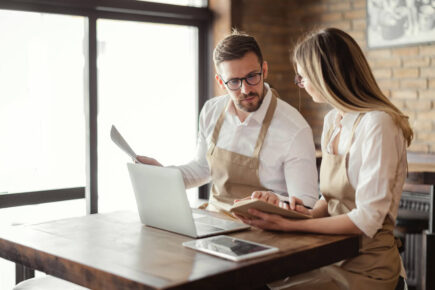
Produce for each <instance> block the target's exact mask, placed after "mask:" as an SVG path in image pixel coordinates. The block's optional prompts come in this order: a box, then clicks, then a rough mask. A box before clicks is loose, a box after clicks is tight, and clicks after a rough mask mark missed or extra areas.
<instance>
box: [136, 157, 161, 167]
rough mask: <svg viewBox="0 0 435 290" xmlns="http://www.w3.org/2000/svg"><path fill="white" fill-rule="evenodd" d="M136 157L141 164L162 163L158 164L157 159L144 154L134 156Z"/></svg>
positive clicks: (155, 164)
mask: <svg viewBox="0 0 435 290" xmlns="http://www.w3.org/2000/svg"><path fill="white" fill-rule="evenodd" d="M136 159H137V160H138V161H139V162H140V163H143V164H148V165H154V166H163V165H162V164H160V162H158V161H157V160H155V159H154V158H151V157H146V156H140V155H138V156H136Z"/></svg>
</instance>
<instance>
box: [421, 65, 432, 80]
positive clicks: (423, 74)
mask: <svg viewBox="0 0 435 290" xmlns="http://www.w3.org/2000/svg"><path fill="white" fill-rule="evenodd" d="M421 77H424V78H425V77H432V78H434V77H435V67H431V68H421Z"/></svg>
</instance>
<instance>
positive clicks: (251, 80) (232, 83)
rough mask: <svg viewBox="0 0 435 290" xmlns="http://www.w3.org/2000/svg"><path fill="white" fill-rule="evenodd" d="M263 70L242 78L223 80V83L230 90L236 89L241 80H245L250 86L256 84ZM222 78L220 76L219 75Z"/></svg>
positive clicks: (238, 87)
mask: <svg viewBox="0 0 435 290" xmlns="http://www.w3.org/2000/svg"><path fill="white" fill-rule="evenodd" d="M262 74H263V72H258V73H252V74H250V75H248V76H247V77H244V78H234V79H230V80H228V81H226V82H225V81H224V84H225V85H226V86H227V88H229V89H230V90H232V91H237V90H238V89H240V88H241V87H242V83H243V81H246V83H247V84H248V85H250V86H255V85H258V83H259V82H260V81H261V75H262ZM221 78H222V77H221Z"/></svg>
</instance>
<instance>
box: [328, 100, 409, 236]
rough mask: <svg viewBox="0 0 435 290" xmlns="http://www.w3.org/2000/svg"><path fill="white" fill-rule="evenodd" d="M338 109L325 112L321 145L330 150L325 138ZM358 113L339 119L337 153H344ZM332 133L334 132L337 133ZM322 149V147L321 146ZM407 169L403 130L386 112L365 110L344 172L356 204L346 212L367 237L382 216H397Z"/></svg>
mask: <svg viewBox="0 0 435 290" xmlns="http://www.w3.org/2000/svg"><path fill="white" fill-rule="evenodd" d="M337 114H338V111H337V110H335V109H334V110H332V111H330V112H329V113H328V114H327V115H326V116H325V122H324V127H323V134H322V146H325V145H324V144H325V142H328V144H327V145H326V150H327V152H328V153H332V144H331V141H332V140H333V137H331V139H330V140H324V138H326V136H325V135H326V133H327V132H328V131H329V129H330V128H331V127H332V128H333V130H334V131H336V132H334V133H337V131H338V130H339V128H338V126H337V125H338V124H337V123H336V118H337ZM357 117H358V113H345V114H344V116H343V119H342V120H341V126H342V128H341V134H340V139H339V144H338V154H339V155H343V154H344V153H345V151H346V147H347V145H348V143H349V138H350V134H351V132H352V127H353V124H354V122H355V120H356V118H357ZM334 133H333V134H332V136H335V135H336V134H334ZM322 149H324V148H322ZM406 171H407V161H406V143H405V138H404V137H403V134H402V130H401V129H400V128H399V127H398V126H397V125H396V124H395V123H394V121H393V119H392V118H391V117H390V115H388V114H387V113H385V112H380V111H372V112H368V113H366V114H365V115H364V116H363V117H362V118H361V121H360V123H359V124H358V126H357V128H356V130H355V135H354V139H353V141H352V145H351V147H350V151H349V160H348V168H347V175H348V178H349V182H350V184H351V185H352V186H353V188H354V189H355V204H356V208H355V209H353V210H352V211H350V212H349V213H348V214H347V215H348V216H349V218H350V219H351V220H352V222H353V223H354V224H355V225H356V226H357V227H358V228H359V229H360V230H361V231H363V232H364V234H366V235H367V236H369V237H373V235H374V234H375V233H376V231H377V230H378V229H380V228H381V227H382V223H383V222H384V219H385V217H386V216H387V214H388V215H390V217H391V218H392V220H393V221H395V220H396V217H397V211H398V208H399V201H400V196H401V194H402V188H403V183H404V182H405V178H406Z"/></svg>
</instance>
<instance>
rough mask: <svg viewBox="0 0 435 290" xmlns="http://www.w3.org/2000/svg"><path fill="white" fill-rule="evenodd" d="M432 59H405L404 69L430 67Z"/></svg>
mask: <svg viewBox="0 0 435 290" xmlns="http://www.w3.org/2000/svg"><path fill="white" fill-rule="evenodd" d="M429 63H430V59H429V58H428V57H424V58H422V57H417V58H405V59H403V66H404V67H422V66H429Z"/></svg>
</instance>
